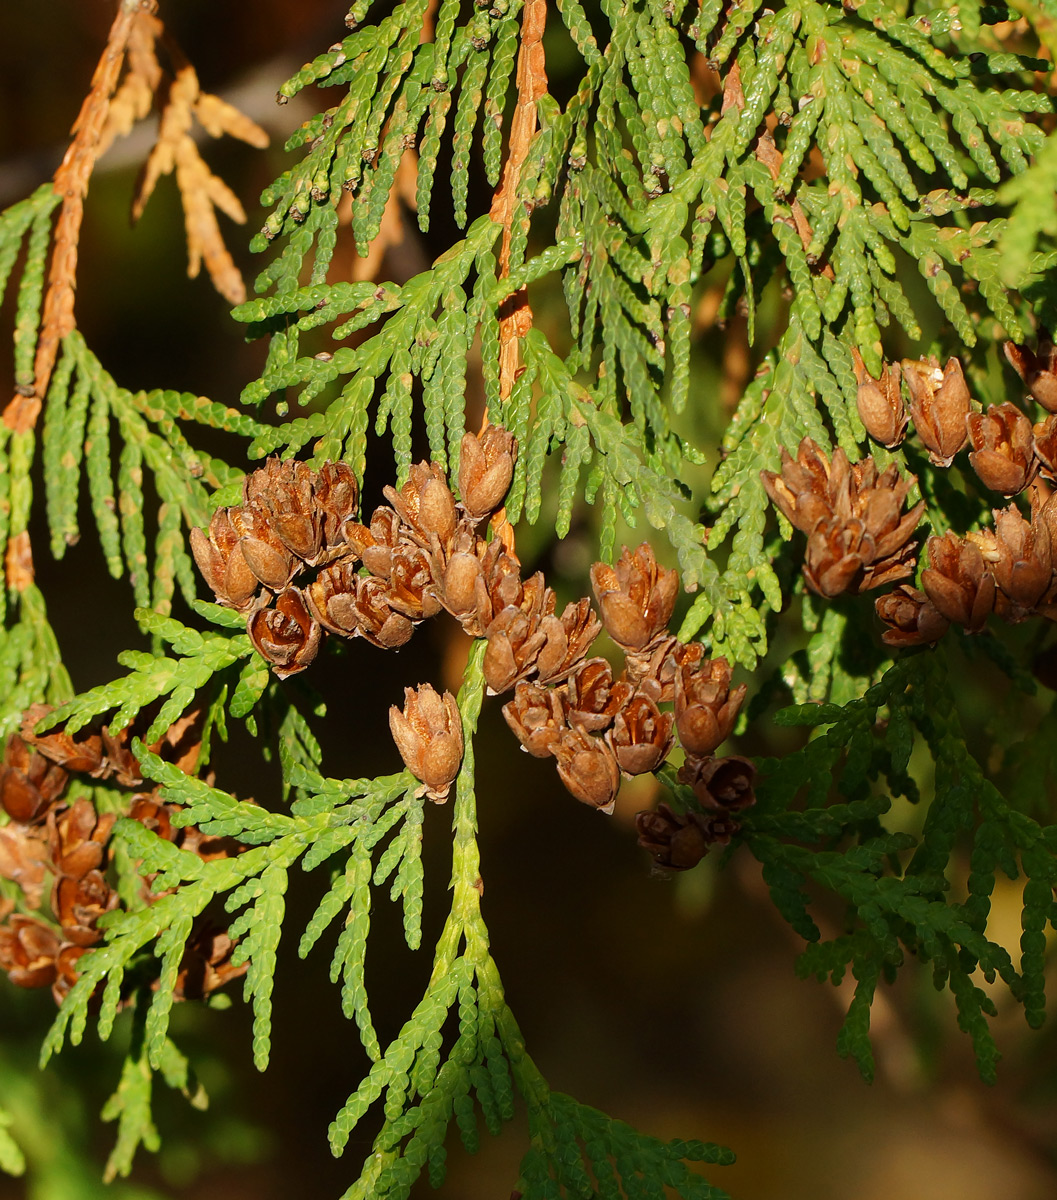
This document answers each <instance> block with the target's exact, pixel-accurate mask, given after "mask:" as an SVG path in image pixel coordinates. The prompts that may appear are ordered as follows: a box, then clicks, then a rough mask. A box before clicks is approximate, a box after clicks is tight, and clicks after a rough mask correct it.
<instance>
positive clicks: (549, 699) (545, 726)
mask: <svg viewBox="0 0 1057 1200" xmlns="http://www.w3.org/2000/svg"><path fill="white" fill-rule="evenodd" d="M503 717H504V719H505V720H506V723H507V724H508V725H509V726H510V730H511V732H512V733H513V734H514V736H515V737H516V738H517V740H518V741H519V742H520V743H521V747H522V749H523V750H525V751H527V752H528V753H529V754H531V755H532V757H533V758H549V757H550V756H551V755H552V754H553V753H554V746H555V744H556V743H557V741H558V739H559V738H560V737H561V734H562V730H563V729H564V728H565V727H566V725H565V713H564V711H563V709H562V699H561V695H560V694H559V692H558V691H557V689H556V688H552V687H544V686H542V685H541V684H538V683H534V682H531V681H527V680H522V681H521V682H520V683H519V684H518V685H517V687H516V688H514V699H513V700H510V701H508V702H507V703H506V704H504V705H503Z"/></svg>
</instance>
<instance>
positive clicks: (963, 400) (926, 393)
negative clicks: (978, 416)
mask: <svg viewBox="0 0 1057 1200" xmlns="http://www.w3.org/2000/svg"><path fill="white" fill-rule="evenodd" d="M900 366H901V368H902V371H903V378H904V379H905V380H906V383H907V388H908V389H909V390H910V415H911V417H913V419H914V428H915V430H916V431H917V435H918V437H919V438H921V441H922V442H923V443H924V446H925V449H926V450H928V452H929V459H930V460H931V461H932V462H933V463H935V464H936V466H937V467H949V466H950V465H951V463H952V462H953V461H954V456H955V455H956V454H957V453H958V451H959V450H961V448H962V447H963V446H964V445H965V443H966V442H967V441H968V440H969V433H968V430H967V429H966V424H965V420H966V417H968V415H969V410H970V406H971V403H972V401H971V397H970V395H969V388H968V387H967V386H966V383H965V376H964V375H963V374H962V364H961V363H960V362H959V361H958V359H956V358H949V359H947V365H946V366H945V367H944V368H943V370H942V371H941V370H940V364H939V360H938V359H936V358H929V359H928V360H925V359H912V358H904V359H903V361H902V363H901V364H900Z"/></svg>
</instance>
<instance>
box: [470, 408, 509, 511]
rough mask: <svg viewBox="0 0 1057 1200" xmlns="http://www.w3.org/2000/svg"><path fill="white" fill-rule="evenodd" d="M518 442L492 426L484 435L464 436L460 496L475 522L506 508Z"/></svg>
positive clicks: (501, 429)
mask: <svg viewBox="0 0 1057 1200" xmlns="http://www.w3.org/2000/svg"><path fill="white" fill-rule="evenodd" d="M516 458H517V441H516V439H515V438H514V435H513V434H512V433H508V432H507V431H506V430H505V429H503V428H502V426H498V425H488V426H487V427H486V428H485V429H484V430H483V431H482V433H480V434H479V435H478V434H473V433H466V434H464V435H463V439H462V446H461V448H460V450H459V492H460V493H461V495H462V506H463V508H464V509H465V510H466V513H467V515H468V516H470V517H471V518H473V520H475V521H479V520H480V519H481V518H482V517H487V516H489V515H490V514H491V513H493V512H495V510H496V509H497V508H498V507H499V506H500V505H501V504H502V502H503V497H504V496H505V495H506V494H507V492H508V490H509V489H510V481H511V479H512V478H513V476H514V461H515V459H516Z"/></svg>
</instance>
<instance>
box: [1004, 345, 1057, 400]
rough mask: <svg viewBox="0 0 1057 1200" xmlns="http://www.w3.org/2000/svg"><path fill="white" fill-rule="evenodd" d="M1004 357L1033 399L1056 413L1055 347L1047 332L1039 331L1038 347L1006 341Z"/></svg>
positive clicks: (1056, 363) (1056, 357)
mask: <svg viewBox="0 0 1057 1200" xmlns="http://www.w3.org/2000/svg"><path fill="white" fill-rule="evenodd" d="M1004 349H1005V352H1006V358H1007V359H1009V362H1010V364H1011V365H1012V367H1013V369H1014V370H1015V371H1016V373H1017V374H1018V375H1019V376H1020V377H1021V379H1023V380H1024V383H1025V385H1026V386H1027V389H1028V391H1029V392H1031V394H1032V396H1033V397H1034V399H1035V400H1037V401H1038V402H1039V404H1041V405H1042V407H1043V408H1044V409H1045V410H1046V411H1047V412H1051V413H1057V348H1055V347H1054V344H1053V341H1052V339H1051V338H1050V336H1049V335H1048V334H1047V333H1044V332H1041V331H1040V337H1039V344H1038V349H1036V350H1029V349H1028V347H1027V346H1018V345H1016V343H1014V342H1006V344H1005V346H1004Z"/></svg>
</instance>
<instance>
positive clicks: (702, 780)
mask: <svg viewBox="0 0 1057 1200" xmlns="http://www.w3.org/2000/svg"><path fill="white" fill-rule="evenodd" d="M677 778H678V780H679V782H680V783H685V784H688V785H689V786H690V787H692V788H693V789H694V795H695V796H696V797H697V799H698V800H699V801H700V803H701V804H702V805H703V806H704V807H705V808H708V809H712V810H713V811H715V812H721V813H728V814H729V813H738V812H741V811H742V810H743V809H746V808H750V807H751V806H752V805H754V804H755V803H756V793H755V792H754V791H753V790H752V785H753V783H754V781H755V779H756V767H755V765H754V764H753V763H751V762H750V761H749V760H748V759H747V758H739V757H738V756H736V755H731V756H730V757H729V758H698V757H696V756H694V755H690V754H688V755H687V756H686V762H684V763H683V765H682V766H681V767H680V768H679V774H678V776H677Z"/></svg>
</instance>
